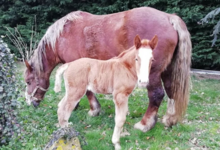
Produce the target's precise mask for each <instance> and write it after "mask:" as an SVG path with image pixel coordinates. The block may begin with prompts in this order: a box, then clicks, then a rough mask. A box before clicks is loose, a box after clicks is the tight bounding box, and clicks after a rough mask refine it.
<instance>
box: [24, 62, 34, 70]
mask: <svg viewBox="0 0 220 150" xmlns="http://www.w3.org/2000/svg"><path fill="white" fill-rule="evenodd" d="M24 62H25V65H26V67H27V69H28V70H29V71H30V72H31V71H32V70H33V69H32V67H31V65H30V64H29V63H28V61H27V60H25V61H24Z"/></svg>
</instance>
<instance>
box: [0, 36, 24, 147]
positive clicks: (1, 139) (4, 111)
mask: <svg viewBox="0 0 220 150" xmlns="http://www.w3.org/2000/svg"><path fill="white" fill-rule="evenodd" d="M0 68H1V69H0V146H1V145H3V144H7V143H8V142H9V140H10V139H11V138H12V136H13V135H15V134H16V133H19V131H20V127H19V124H18V122H17V119H16V115H17V113H16V111H15V109H16V106H17V98H18V97H19V88H18V87H19V86H18V84H17V82H16V77H15V68H16V66H15V61H14V55H13V54H11V53H10V50H9V48H8V47H7V44H6V43H4V42H3V40H2V39H1V38H0Z"/></svg>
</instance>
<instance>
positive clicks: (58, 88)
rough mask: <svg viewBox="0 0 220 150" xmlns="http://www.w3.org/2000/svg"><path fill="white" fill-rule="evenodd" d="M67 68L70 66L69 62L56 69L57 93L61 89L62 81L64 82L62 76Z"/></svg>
mask: <svg viewBox="0 0 220 150" xmlns="http://www.w3.org/2000/svg"><path fill="white" fill-rule="evenodd" d="M67 68H68V64H64V65H62V66H60V67H59V68H58V69H57V71H56V78H55V85H54V91H55V92H56V93H57V92H60V91H61V82H62V78H61V76H62V74H63V72H64V71H65V70H66V69H67Z"/></svg>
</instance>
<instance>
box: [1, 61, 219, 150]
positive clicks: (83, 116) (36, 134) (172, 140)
mask: <svg viewBox="0 0 220 150" xmlns="http://www.w3.org/2000/svg"><path fill="white" fill-rule="evenodd" d="M18 69H20V70H23V66H22V65H20V66H18ZM17 78H18V79H20V80H22V79H23V71H20V74H18V75H17ZM50 83H51V85H50V89H49V91H48V92H47V94H46V96H45V99H44V101H43V102H42V103H41V104H40V107H39V108H37V109H35V108H34V107H33V106H27V105H26V103H25V101H24V99H23V98H22V99H20V100H19V101H20V103H21V106H20V108H19V120H20V122H21V123H22V128H23V133H22V135H17V136H16V137H15V138H14V139H13V140H12V141H11V142H10V144H9V145H8V146H5V147H2V148H0V149H3V150H5V149H13V150H14V149H16V150H17V149H20V150H28V149H31V150H41V149H43V148H44V146H45V145H46V143H47V142H49V140H50V136H51V134H52V133H53V131H56V130H57V128H56V123H57V122H58V121H57V104H58V102H59V101H60V100H61V99H62V97H63V96H64V92H65V89H64V86H63V88H62V92H60V93H58V94H56V93H55V92H54V91H53V86H54V73H52V75H51V78H50ZM192 86H193V88H192V90H191V95H190V102H189V106H188V110H187V114H186V116H185V119H184V121H183V123H181V124H177V125H176V126H173V127H172V128H166V127H165V126H164V125H163V124H162V123H161V118H162V116H163V115H164V114H165V112H166V104H167V103H166V98H165V99H164V101H163V102H162V104H161V107H160V109H159V112H158V117H159V119H158V123H157V124H156V126H155V127H154V128H153V129H152V130H150V131H148V132H146V133H143V132H141V131H139V130H136V129H134V128H133V126H134V124H135V123H136V122H138V121H140V120H141V119H142V116H143V115H144V113H145V111H146V109H147V106H148V103H149V100H148V97H147V90H146V89H136V90H135V91H134V92H133V93H132V95H131V96H130V98H129V114H128V115H127V120H126V123H125V125H124V130H123V132H124V134H125V135H126V136H124V137H122V138H121V146H122V149H123V150H141V149H142V150H146V149H150V150H156V149H175V148H178V149H206V148H207V149H218V148H219V147H220V136H219V134H220V117H219V114H220V94H219V93H220V88H219V81H218V80H199V79H196V78H193V79H192ZM96 96H97V98H98V99H99V101H100V104H101V107H102V110H101V114H100V115H99V116H97V117H90V116H89V115H88V114H87V112H88V111H89V103H88V101H87V99H86V97H83V98H82V100H81V102H80V107H79V108H78V109H77V110H76V111H73V112H72V114H71V117H70V120H69V121H70V122H72V123H73V127H74V128H75V129H76V130H77V131H78V132H80V134H81V135H82V136H84V137H85V139H86V141H87V142H88V145H85V146H83V147H82V148H83V150H112V149H114V147H113V145H112V143H111V136H112V134H113V127H114V115H115V113H114V112H115V111H114V104H113V102H112V97H111V96H106V95H102V94H97V95H96Z"/></svg>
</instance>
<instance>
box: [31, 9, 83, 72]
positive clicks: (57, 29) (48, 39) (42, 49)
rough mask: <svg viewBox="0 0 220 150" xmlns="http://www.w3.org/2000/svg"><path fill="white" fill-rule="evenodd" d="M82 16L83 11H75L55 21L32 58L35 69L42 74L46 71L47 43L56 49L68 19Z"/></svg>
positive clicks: (73, 19)
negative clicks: (44, 65) (44, 64)
mask: <svg viewBox="0 0 220 150" xmlns="http://www.w3.org/2000/svg"><path fill="white" fill-rule="evenodd" d="M80 18H81V11H75V12H71V13H69V14H67V15H66V16H64V17H62V18H60V19H59V20H57V21H56V22H55V23H53V24H52V25H51V26H50V27H49V28H48V29H47V31H46V33H45V34H44V36H43V38H42V39H41V40H40V42H39V44H38V47H37V49H36V50H35V52H34V55H33V56H32V58H31V60H30V61H31V64H32V65H34V69H35V70H36V71H37V72H38V73H39V74H40V73H41V72H43V71H44V68H43V62H42V58H43V56H45V57H46V45H48V46H50V47H51V48H52V50H53V51H55V44H56V40H57V39H58V38H59V37H60V34H61V33H62V32H63V29H64V26H65V24H67V23H68V21H72V22H73V21H75V20H77V19H80Z"/></svg>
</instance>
